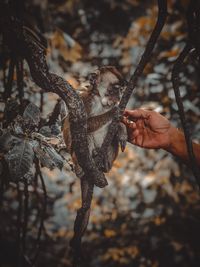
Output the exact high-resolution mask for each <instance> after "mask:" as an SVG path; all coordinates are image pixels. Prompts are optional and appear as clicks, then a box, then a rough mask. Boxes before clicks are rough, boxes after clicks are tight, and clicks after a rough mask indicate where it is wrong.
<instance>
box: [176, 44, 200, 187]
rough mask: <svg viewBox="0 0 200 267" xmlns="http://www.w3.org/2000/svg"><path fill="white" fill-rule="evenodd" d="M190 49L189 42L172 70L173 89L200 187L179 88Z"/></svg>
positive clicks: (199, 183) (199, 172)
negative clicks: (181, 72)
mask: <svg viewBox="0 0 200 267" xmlns="http://www.w3.org/2000/svg"><path fill="white" fill-rule="evenodd" d="M190 50H191V44H189V43H187V44H186V45H185V47H184V49H183V51H182V52H181V53H180V55H179V57H178V58H177V60H176V61H175V63H174V67H173V70H172V83H173V89H174V93H175V97H176V102H177V105H178V112H179V116H180V120H181V123H182V127H183V130H184V135H185V141H186V144H187V151H188V155H189V162H190V164H191V167H192V171H193V174H194V176H195V177H196V180H197V183H198V185H199V188H200V169H199V168H198V165H197V162H196V158H195V155H194V152H193V146H192V139H191V135H190V130H189V125H188V123H187V121H186V118H185V113H184V107H183V102H182V100H181V95H180V90H179V73H180V70H181V67H182V65H183V62H184V59H185V58H186V56H187V55H188V54H189V52H190Z"/></svg>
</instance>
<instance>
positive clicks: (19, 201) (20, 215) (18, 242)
mask: <svg viewBox="0 0 200 267" xmlns="http://www.w3.org/2000/svg"><path fill="white" fill-rule="evenodd" d="M17 194H18V203H19V206H18V211H17V249H18V253H17V255H18V267H22V249H21V219H22V193H21V190H20V186H19V183H17Z"/></svg>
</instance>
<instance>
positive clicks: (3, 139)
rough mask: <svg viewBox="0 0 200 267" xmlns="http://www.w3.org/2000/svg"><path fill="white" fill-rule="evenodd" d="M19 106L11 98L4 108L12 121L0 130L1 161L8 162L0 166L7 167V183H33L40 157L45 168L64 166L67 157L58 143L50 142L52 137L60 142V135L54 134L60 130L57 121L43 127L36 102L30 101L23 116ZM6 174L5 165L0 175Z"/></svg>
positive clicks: (6, 115)
mask: <svg viewBox="0 0 200 267" xmlns="http://www.w3.org/2000/svg"><path fill="white" fill-rule="evenodd" d="M13 107H15V109H13ZM17 107H18V104H17V103H16V101H14V100H10V101H8V103H7V105H6V108H5V111H4V118H8V116H9V117H10V118H11V119H10V120H11V121H10V123H9V124H8V125H6V126H7V127H5V125H4V127H2V129H1V134H0V153H1V161H2V162H4V163H5V164H2V163H1V165H2V166H4V165H6V167H7V168H8V180H9V181H7V182H10V181H12V182H19V181H23V180H26V181H27V182H29V183H30V182H31V181H32V180H33V179H34V171H35V167H34V164H35V162H36V161H37V160H39V162H40V165H41V166H42V167H47V168H48V169H50V170H52V169H54V168H59V169H62V168H63V165H64V159H63V158H62V157H61V156H60V155H59V154H58V152H57V151H56V149H58V146H56V145H52V144H51V143H50V140H51V139H52V138H56V139H59V141H61V138H60V136H59V135H58V136H55V132H57V133H58V131H59V129H58V126H57V125H56V124H55V125H51V126H42V127H41V126H40V121H41V119H40V115H41V114H40V110H39V108H38V107H37V106H36V105H35V104H33V103H29V104H27V105H26V107H25V109H24V111H23V113H22V114H21V115H20V114H16V110H17ZM12 111H13V112H12ZM55 128H56V131H55ZM4 173H5V172H4V171H3V167H2V168H0V175H1V176H2V175H3V174H4ZM2 179H3V177H2Z"/></svg>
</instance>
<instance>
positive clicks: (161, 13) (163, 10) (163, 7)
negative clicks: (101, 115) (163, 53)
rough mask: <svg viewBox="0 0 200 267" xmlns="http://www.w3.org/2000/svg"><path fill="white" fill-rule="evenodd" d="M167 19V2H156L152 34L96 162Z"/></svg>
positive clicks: (108, 142)
mask: <svg viewBox="0 0 200 267" xmlns="http://www.w3.org/2000/svg"><path fill="white" fill-rule="evenodd" d="M166 17H167V0H158V18H157V22H156V25H155V27H154V29H153V32H152V34H151V36H150V38H149V41H148V43H147V46H146V49H145V51H144V53H143V55H142V57H141V59H140V62H139V64H138V66H137V68H136V70H135V72H134V74H133V75H132V76H131V79H130V81H129V82H128V85H127V88H126V90H125V92H124V94H123V96H122V99H121V101H120V104H119V110H118V112H116V113H115V116H114V118H113V121H112V123H111V124H110V126H109V130H108V133H107V135H106V138H105V139H104V142H103V144H102V146H101V149H100V152H99V155H98V157H97V162H101V161H102V160H101V158H102V156H103V155H105V154H107V148H108V146H109V144H110V143H111V142H112V139H113V137H114V135H115V134H116V131H117V125H118V122H119V119H120V117H121V116H122V114H123V111H124V109H125V107H126V105H127V103H128V100H129V98H130V96H131V94H132V92H133V90H134V88H135V86H136V84H137V81H138V79H139V78H140V76H141V74H142V73H143V71H144V68H145V66H146V64H147V63H148V62H149V61H150V59H151V56H152V51H153V49H154V46H155V44H156V41H157V39H158V37H159V35H160V32H161V31H162V28H163V26H164V24H165V20H166Z"/></svg>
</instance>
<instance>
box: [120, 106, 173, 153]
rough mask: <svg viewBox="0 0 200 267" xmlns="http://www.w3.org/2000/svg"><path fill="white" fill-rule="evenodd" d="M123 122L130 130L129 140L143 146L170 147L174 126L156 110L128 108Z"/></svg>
mask: <svg viewBox="0 0 200 267" xmlns="http://www.w3.org/2000/svg"><path fill="white" fill-rule="evenodd" d="M122 122H123V123H124V124H125V125H126V127H127V131H128V141H129V142H130V143H132V144H134V145H137V146H140V147H143V148H163V149H168V147H169V146H170V143H171V136H170V135H171V134H172V133H173V129H174V127H173V126H172V125H171V124H170V122H169V121H168V120H167V119H166V118H165V117H163V116H162V115H160V114H159V113H157V112H155V111H149V110H143V109H135V110H126V111H125V112H124V115H123V120H122Z"/></svg>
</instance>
